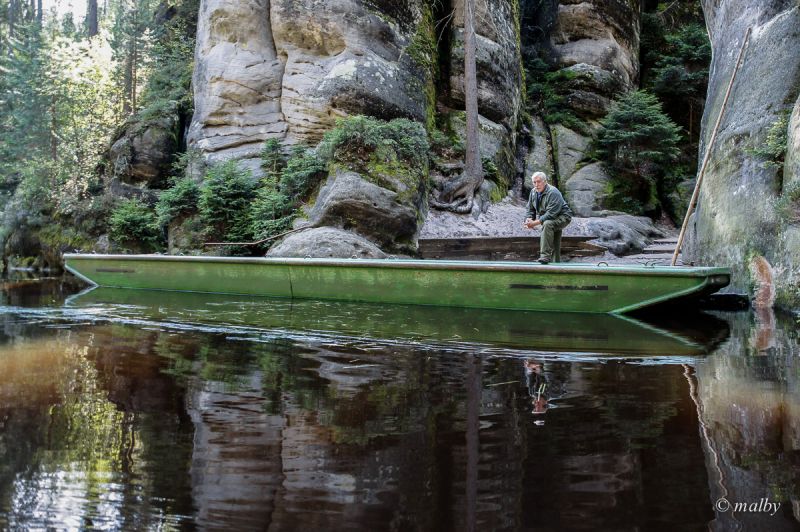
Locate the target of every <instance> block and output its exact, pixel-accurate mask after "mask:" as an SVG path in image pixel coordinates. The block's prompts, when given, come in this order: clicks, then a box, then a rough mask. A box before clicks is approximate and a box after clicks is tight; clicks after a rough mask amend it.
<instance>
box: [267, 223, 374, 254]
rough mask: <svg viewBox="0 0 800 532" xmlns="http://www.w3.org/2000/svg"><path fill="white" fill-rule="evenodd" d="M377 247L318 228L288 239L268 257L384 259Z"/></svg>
mask: <svg viewBox="0 0 800 532" xmlns="http://www.w3.org/2000/svg"><path fill="white" fill-rule="evenodd" d="M387 256H388V255H386V253H384V252H383V251H381V250H380V248H379V247H378V246H376V245H375V244H373V243H372V242H370V241H369V240H367V239H366V238H363V237H361V236H359V235H356V234H353V233H351V232H350V231H345V230H343V229H338V228H335V227H316V228H313V229H306V230H305V231H301V232H299V233H294V234H292V235H289V236H287V237H286V238H285V239H284V240H283V241H282V242H280V243H279V244H277V245H275V246H273V247H272V248H270V250H269V251H268V252H267V257H309V258H355V259H385V258H386V257H387Z"/></svg>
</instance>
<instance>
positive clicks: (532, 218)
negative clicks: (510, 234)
mask: <svg viewBox="0 0 800 532" xmlns="http://www.w3.org/2000/svg"><path fill="white" fill-rule="evenodd" d="M531 182H533V189H532V190H531V195H530V196H529V197H528V217H527V218H526V219H525V223H524V224H523V225H524V226H525V227H527V228H528V229H535V228H536V227H540V226H541V228H542V236H541V238H540V241H539V260H538V261H537V262H539V263H541V264H549V263H550V262H561V231H562V230H563V229H564V228H565V227H566V226H567V225H569V222H570V221H572V209H570V208H569V205H567V202H566V201H564V196H562V195H561V192H559V191H558V189H557V188H556V187H554V186H553V185H549V184H547V175H546V174H545V173H544V172H534V173H533V175H531Z"/></svg>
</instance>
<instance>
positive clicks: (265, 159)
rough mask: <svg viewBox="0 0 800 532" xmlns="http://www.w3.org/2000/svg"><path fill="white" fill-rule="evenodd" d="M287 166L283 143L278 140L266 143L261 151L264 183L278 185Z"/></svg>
mask: <svg viewBox="0 0 800 532" xmlns="http://www.w3.org/2000/svg"><path fill="white" fill-rule="evenodd" d="M285 166H286V159H285V158H284V156H283V152H282V150H281V143H280V142H279V141H278V140H277V139H269V140H268V141H266V142H265V143H264V148H263V149H262V150H261V168H262V169H263V170H264V178H263V179H262V181H265V182H269V183H273V184H276V183H277V182H278V179H279V178H280V175H281V172H282V171H283V168H284V167H285Z"/></svg>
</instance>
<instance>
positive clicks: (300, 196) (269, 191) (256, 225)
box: [249, 141, 325, 240]
mask: <svg viewBox="0 0 800 532" xmlns="http://www.w3.org/2000/svg"><path fill="white" fill-rule="evenodd" d="M280 153H281V152H280V146H279V145H278V144H277V143H276V142H272V141H267V144H266V145H265V148H264V151H263V152H262V158H263V160H264V164H265V166H264V167H265V170H266V169H267V168H270V169H272V175H273V176H274V177H271V178H265V179H264V180H262V186H261V188H260V189H259V190H258V191H257V194H256V199H255V201H253V205H252V207H251V209H250V214H249V220H250V222H249V223H250V232H251V234H252V235H253V238H256V239H259V240H260V239H263V238H269V237H271V236H275V235H277V234H279V233H281V232H283V231H286V230H287V229H289V227H290V226H291V224H292V221H293V220H294V219H295V217H296V216H297V211H298V208H299V206H300V204H301V202H302V201H303V200H304V199H305V198H306V197H308V195H309V194H310V192H311V190H312V189H313V188H314V187H315V186H316V185H317V184H318V183H319V180H320V178H321V177H322V176H323V175H324V173H325V164H324V163H323V162H322V161H320V159H319V158H318V157H317V156H316V154H315V153H314V152H313V151H311V150H306V149H304V148H303V147H300V146H297V147H295V148H294V149H293V150H292V154H291V156H290V157H289V159H288V160H284V159H283V158H282V156H281V155H280ZM275 169H280V175H279V176H277V175H275Z"/></svg>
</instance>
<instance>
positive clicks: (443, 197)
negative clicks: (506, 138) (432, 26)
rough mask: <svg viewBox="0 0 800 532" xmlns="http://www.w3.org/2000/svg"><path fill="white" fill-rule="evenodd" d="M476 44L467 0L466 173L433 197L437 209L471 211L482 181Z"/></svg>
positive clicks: (472, 5)
mask: <svg viewBox="0 0 800 532" xmlns="http://www.w3.org/2000/svg"><path fill="white" fill-rule="evenodd" d="M476 48H477V45H476V43H475V0H464V110H465V111H466V114H467V131H466V137H467V138H466V141H467V142H466V144H467V145H466V153H465V161H464V172H463V173H462V174H461V175H459V176H458V177H457V178H455V179H451V180H450V181H448V182H447V183H445V184H444V185H443V186H442V187H441V188H440V189H439V192H438V195H434V197H432V198H431V201H430V204H431V205H432V206H433V207H435V208H437V209H446V210H449V211H453V212H457V213H461V214H465V213H468V212H471V211H472V209H473V206H474V201H475V191H477V190H478V188H480V186H481V184H482V183H483V165H482V163H481V147H480V139H479V137H478V73H477V65H476V55H477V50H476Z"/></svg>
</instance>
